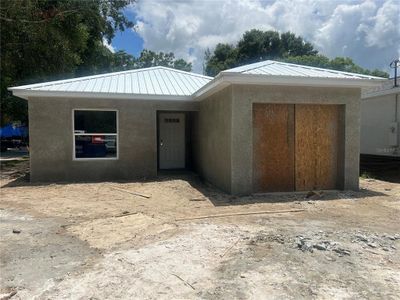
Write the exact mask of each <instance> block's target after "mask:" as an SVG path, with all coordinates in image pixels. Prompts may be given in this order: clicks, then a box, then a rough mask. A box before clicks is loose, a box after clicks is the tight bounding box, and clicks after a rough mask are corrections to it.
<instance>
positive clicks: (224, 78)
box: [193, 72, 386, 100]
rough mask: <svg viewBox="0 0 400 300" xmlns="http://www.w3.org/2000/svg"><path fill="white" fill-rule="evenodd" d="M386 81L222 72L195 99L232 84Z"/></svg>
mask: <svg viewBox="0 0 400 300" xmlns="http://www.w3.org/2000/svg"><path fill="white" fill-rule="evenodd" d="M385 80H386V79H384V78H382V79H349V78H321V77H302V76H268V75H262V74H238V73H236V72H235V73H230V72H221V73H219V74H218V76H216V77H215V78H214V79H213V80H212V81H210V82H209V83H207V84H206V85H204V86H203V87H202V88H200V89H199V90H198V91H197V92H195V93H194V95H193V96H194V99H196V100H201V99H203V98H205V97H207V96H209V95H211V94H213V93H215V92H217V91H219V90H221V89H223V88H224V87H226V86H228V85H231V84H243V85H246V84H247V85H253V84H254V85H282V86H308V87H342V88H362V87H373V86H380V85H381V84H382V82H384V81H385Z"/></svg>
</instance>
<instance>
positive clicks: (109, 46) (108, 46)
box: [103, 38, 115, 53]
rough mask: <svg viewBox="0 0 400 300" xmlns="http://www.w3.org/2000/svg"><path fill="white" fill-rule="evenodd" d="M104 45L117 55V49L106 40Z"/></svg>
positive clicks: (104, 39)
mask: <svg viewBox="0 0 400 300" xmlns="http://www.w3.org/2000/svg"><path fill="white" fill-rule="evenodd" d="M103 45H104V46H105V47H106V48H107V49H108V50H110V51H111V52H112V53H115V48H114V47H113V46H112V45H111V44H109V43H108V42H107V39H106V38H103Z"/></svg>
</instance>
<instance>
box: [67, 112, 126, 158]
mask: <svg viewBox="0 0 400 300" xmlns="http://www.w3.org/2000/svg"><path fill="white" fill-rule="evenodd" d="M75 111H114V112H115V114H116V117H115V122H116V124H115V125H116V126H115V128H116V133H75ZM77 135H90V136H93V135H113V136H115V145H116V147H117V151H116V153H115V154H116V156H115V157H76V145H75V136H77ZM118 159H119V110H118V109H113V108H73V109H72V160H73V161H93V160H94V161H96V160H118Z"/></svg>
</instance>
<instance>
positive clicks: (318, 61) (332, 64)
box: [282, 54, 389, 78]
mask: <svg viewBox="0 0 400 300" xmlns="http://www.w3.org/2000/svg"><path fill="white" fill-rule="evenodd" d="M282 61H285V62H289V63H295V64H301V65H307V66H313V67H319V68H326V69H333V70H338V71H344V72H351V73H358V74H365V75H372V76H378V77H385V78H388V77H389V74H388V73H386V72H384V71H381V70H378V69H375V70H372V71H371V70H367V69H364V68H362V67H360V66H358V65H357V64H355V63H354V62H353V60H352V59H351V58H350V57H335V58H334V59H332V60H330V59H329V58H328V57H326V56H324V55H320V54H319V55H315V56H312V55H308V56H307V55H304V56H292V57H287V58H284V59H282Z"/></svg>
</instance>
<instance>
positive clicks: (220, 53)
mask: <svg viewBox="0 0 400 300" xmlns="http://www.w3.org/2000/svg"><path fill="white" fill-rule="evenodd" d="M205 62H206V65H205V72H206V74H207V75H209V76H215V75H217V74H218V73H219V72H220V71H222V70H226V69H229V68H233V67H234V66H236V64H237V49H236V48H235V47H234V46H232V45H229V44H218V45H217V46H216V47H215V50H214V53H213V54H212V55H211V53H210V50H207V51H206V53H205Z"/></svg>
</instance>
